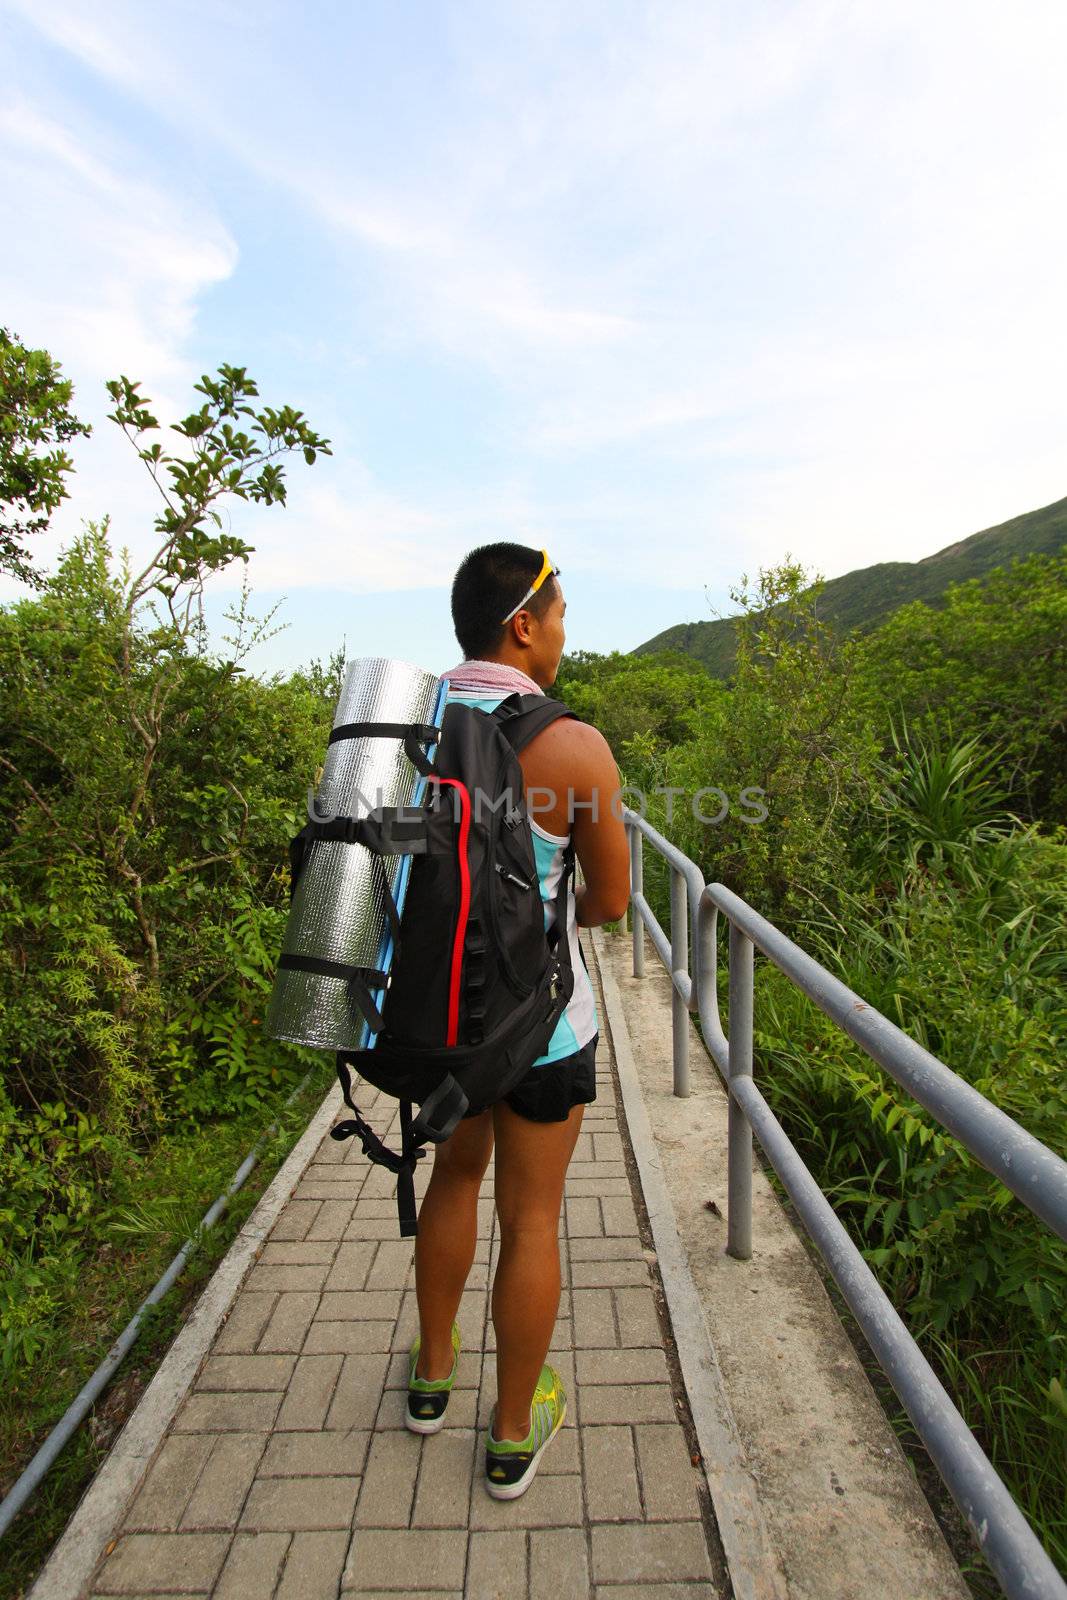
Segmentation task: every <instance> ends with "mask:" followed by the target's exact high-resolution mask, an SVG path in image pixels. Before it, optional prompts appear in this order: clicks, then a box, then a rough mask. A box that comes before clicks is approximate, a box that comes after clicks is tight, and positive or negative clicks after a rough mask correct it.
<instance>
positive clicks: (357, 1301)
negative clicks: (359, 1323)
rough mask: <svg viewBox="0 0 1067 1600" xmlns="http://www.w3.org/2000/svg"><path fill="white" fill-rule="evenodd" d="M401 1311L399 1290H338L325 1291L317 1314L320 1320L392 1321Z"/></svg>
mask: <svg viewBox="0 0 1067 1600" xmlns="http://www.w3.org/2000/svg"><path fill="white" fill-rule="evenodd" d="M399 1314H400V1290H399V1289H338V1290H331V1291H330V1292H329V1293H327V1294H324V1295H323V1297H322V1300H321V1302H320V1304H319V1307H318V1310H317V1312H316V1316H317V1318H318V1320H319V1321H320V1322H346V1321H348V1320H349V1319H353V1320H354V1319H355V1318H357V1317H358V1318H362V1319H366V1320H367V1321H370V1322H374V1321H378V1322H382V1321H389V1322H395V1321H396V1319H397V1317H398V1316H399Z"/></svg>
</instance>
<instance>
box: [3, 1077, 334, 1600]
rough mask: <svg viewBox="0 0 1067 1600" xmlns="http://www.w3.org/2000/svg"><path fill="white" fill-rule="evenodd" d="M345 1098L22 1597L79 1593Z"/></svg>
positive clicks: (249, 1226)
mask: <svg viewBox="0 0 1067 1600" xmlns="http://www.w3.org/2000/svg"><path fill="white" fill-rule="evenodd" d="M342 1104H343V1102H342V1100H341V1093H340V1089H339V1088H338V1087H337V1085H336V1084H335V1085H334V1087H333V1089H332V1090H331V1091H330V1093H328V1094H327V1096H326V1098H325V1100H324V1101H323V1103H322V1105H321V1106H320V1107H319V1109H318V1111H317V1112H316V1113H315V1115H314V1117H313V1118H312V1120H311V1122H310V1123H309V1124H308V1126H307V1128H306V1130H305V1131H304V1133H303V1134H301V1136H300V1138H299V1139H298V1140H297V1142H296V1144H295V1145H294V1146H293V1148H292V1150H291V1151H290V1153H289V1155H288V1156H287V1157H286V1159H285V1161H284V1162H283V1163H282V1165H281V1167H279V1169H278V1171H277V1173H276V1174H275V1176H274V1178H273V1180H272V1181H271V1183H270V1184H269V1186H268V1187H267V1188H266V1189H265V1190H264V1192H263V1194H262V1196H261V1197H260V1200H259V1203H258V1205H257V1206H256V1208H255V1210H254V1211H253V1212H252V1214H251V1216H250V1217H249V1218H248V1221H247V1222H246V1223H245V1224H244V1226H243V1227H242V1229H241V1231H240V1233H239V1234H238V1235H237V1237H236V1239H235V1240H234V1242H233V1244H232V1245H231V1246H230V1248H229V1250H228V1251H227V1252H226V1255H225V1256H224V1257H223V1259H222V1260H221V1261H220V1263H219V1265H218V1266H217V1267H216V1269H215V1271H214V1273H213V1274H212V1276H211V1278H210V1280H209V1282H208V1283H207V1285H206V1287H205V1289H204V1291H203V1293H202V1294H201V1296H200V1298H199V1300H198V1301H197V1303H196V1305H195V1306H194V1308H193V1310H192V1312H191V1313H190V1315H189V1317H188V1319H187V1321H186V1322H185V1325H184V1326H183V1327H182V1329H181V1331H180V1332H179V1334H178V1336H177V1338H176V1339H175V1341H174V1343H173V1344H172V1345H171V1347H170V1349H169V1350H168V1351H167V1354H166V1355H165V1356H164V1358H163V1360H162V1362H161V1363H160V1366H159V1369H158V1371H157V1372H156V1374H155V1376H154V1377H153V1378H152V1381H151V1382H150V1383H149V1385H148V1387H147V1389H146V1390H145V1392H144V1394H143V1395H142V1396H141V1399H140V1401H139V1402H138V1405H137V1407H136V1409H135V1411H134V1412H133V1415H132V1416H131V1417H130V1418H129V1420H128V1421H127V1423H126V1426H125V1427H124V1428H123V1430H122V1432H121V1433H120V1434H119V1436H118V1438H117V1439H116V1441H115V1443H114V1445H113V1446H112V1448H111V1451H110V1453H109V1455H108V1456H107V1459H106V1460H105V1461H104V1463H103V1465H102V1466H101V1468H100V1470H99V1472H97V1474H96V1476H95V1478H94V1479H93V1480H92V1482H91V1483H90V1485H89V1487H88V1489H86V1491H85V1494H84V1495H83V1496H82V1498H81V1500H80V1502H79V1504H78V1508H77V1510H76V1511H75V1513H74V1515H73V1516H72V1517H71V1519H70V1521H69V1522H68V1524H67V1526H66V1528H65V1530H64V1531H63V1533H62V1534H61V1536H60V1538H59V1541H58V1543H57V1544H56V1546H55V1548H54V1549H53V1551H52V1553H51V1555H50V1556H49V1558H48V1560H47V1562H46V1563H45V1565H44V1567H43V1568H42V1569H41V1572H40V1575H39V1576H38V1578H37V1581H36V1582H35V1583H34V1585H33V1588H32V1589H31V1590H30V1592H29V1596H28V1600H79V1596H80V1595H81V1594H82V1593H83V1591H84V1589H85V1586H86V1585H87V1584H88V1582H89V1580H90V1578H91V1577H92V1575H93V1573H94V1571H95V1570H96V1565H97V1562H98V1561H99V1560H100V1557H101V1556H102V1555H103V1553H104V1547H105V1545H106V1543H107V1541H108V1540H109V1539H110V1538H111V1537H112V1535H113V1533H114V1530H115V1529H116V1528H117V1527H118V1526H119V1524H120V1523H121V1521H122V1517H123V1514H124V1512H125V1510H126V1507H127V1506H128V1505H129V1503H130V1500H131V1499H132V1498H133V1495H134V1493H135V1492H136V1490H137V1487H138V1485H139V1484H140V1482H141V1480H142V1478H143V1477H144V1475H145V1472H146V1471H147V1470H148V1468H149V1466H150V1465H151V1462H152V1458H153V1457H154V1455H155V1453H156V1451H157V1450H158V1449H159V1446H160V1445H161V1444H162V1442H163V1438H164V1435H165V1434H166V1431H167V1429H168V1428H169V1426H170V1424H171V1422H172V1421H173V1419H174V1417H175V1415H176V1413H177V1411H178V1407H179V1406H180V1405H181V1403H182V1401H183V1400H184V1399H185V1396H186V1394H187V1393H188V1391H189V1389H190V1388H191V1386H192V1383H193V1379H194V1378H195V1377H196V1374H197V1372H198V1370H199V1368H200V1363H201V1362H202V1361H203V1359H204V1357H205V1356H206V1355H207V1353H208V1350H209V1349H210V1348H211V1343H212V1341H213V1340H214V1338H215V1335H216V1334H217V1333H218V1331H219V1328H220V1327H221V1325H222V1323H223V1321H224V1320H225V1317H226V1314H227V1312H228V1311H229V1309H230V1307H231V1305H232V1304H233V1301H234V1299H235V1297H236V1295H237V1292H238V1290H239V1289H240V1287H241V1284H242V1283H243V1282H244V1280H245V1277H246V1276H247V1274H248V1272H249V1270H250V1268H251V1267H252V1265H253V1264H254V1262H255V1259H256V1257H257V1255H258V1254H259V1252H260V1250H261V1248H262V1246H263V1244H264V1241H265V1240H266V1238H267V1235H268V1234H269V1233H270V1231H271V1228H272V1227H273V1226H274V1224H275V1222H276V1221H277V1219H278V1216H279V1214H280V1213H281V1211H282V1209H283V1207H284V1206H285V1204H286V1202H287V1201H288V1200H289V1197H290V1195H291V1194H292V1192H293V1190H294V1189H295V1188H296V1186H297V1184H298V1183H299V1181H300V1178H301V1175H302V1174H303V1172H304V1169H305V1167H306V1166H307V1164H308V1162H309V1161H310V1160H311V1157H312V1156H313V1155H314V1153H315V1151H316V1150H317V1149H318V1147H319V1145H320V1144H321V1142H322V1140H323V1139H324V1138H325V1136H326V1132H327V1129H328V1128H329V1127H330V1126H331V1124H332V1123H333V1120H334V1118H335V1117H336V1115H337V1112H338V1110H339V1109H340V1108H341V1106H342Z"/></svg>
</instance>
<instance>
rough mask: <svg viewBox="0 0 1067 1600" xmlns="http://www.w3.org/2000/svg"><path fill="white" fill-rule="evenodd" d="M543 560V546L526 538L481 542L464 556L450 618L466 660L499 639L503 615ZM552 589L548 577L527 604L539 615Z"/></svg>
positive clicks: (454, 584) (454, 583) (492, 646)
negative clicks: (534, 545)
mask: <svg viewBox="0 0 1067 1600" xmlns="http://www.w3.org/2000/svg"><path fill="white" fill-rule="evenodd" d="M543 562H544V556H543V554H542V552H541V551H540V550H531V549H530V547H529V545H525V544H507V543H500V544H483V545H479V547H478V549H477V550H472V551H471V552H470V554H469V555H468V556H465V557H464V559H463V561H462V563H461V564H460V567H459V570H458V571H457V573H456V576H455V578H454V579H453V580H452V624H453V626H454V628H455V630H456V638H457V639H458V641H459V647H460V649H461V650H462V651H463V654H464V656H465V658H466V659H467V660H468V661H470V660H472V659H476V658H479V657H483V656H485V654H486V653H487V651H490V650H494V649H496V648H497V646H498V645H499V644H500V643H501V641H502V639H503V637H504V625H503V623H502V622H501V618H502V617H506V616H507V614H508V612H509V611H510V610H511V608H512V606H515V605H518V603H519V600H520V599H521V598H522V596H523V594H524V593H525V592H526V590H527V589H528V588H529V587H530V585H531V583H533V581H534V579H535V578H536V577H537V574H538V573H539V572H540V570H541V567H542V564H543ZM555 592H556V587H555V582H554V580H553V579H552V578H546V580H545V582H544V583H543V584H542V585H541V587H540V588H539V589H538V591H537V593H536V594H535V595H534V596H533V597H532V598H531V599H530V600H529V601H527V605H526V609H527V610H528V611H532V612H533V614H534V616H535V617H538V618H541V617H543V616H544V614H545V612H546V611H547V610H548V607H549V606H550V605H551V603H552V599H553V596H554V595H555Z"/></svg>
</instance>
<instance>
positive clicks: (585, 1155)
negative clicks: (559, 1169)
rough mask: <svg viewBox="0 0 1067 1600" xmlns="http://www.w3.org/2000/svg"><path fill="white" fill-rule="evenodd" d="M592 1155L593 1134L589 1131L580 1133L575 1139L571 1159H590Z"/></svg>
mask: <svg viewBox="0 0 1067 1600" xmlns="http://www.w3.org/2000/svg"><path fill="white" fill-rule="evenodd" d="M594 1157H595V1151H594V1149H593V1135H592V1134H591V1133H580V1134H579V1135H578V1137H577V1139H576V1140H575V1143H574V1155H573V1156H572V1158H571V1159H572V1160H574V1161H592V1160H593V1159H594Z"/></svg>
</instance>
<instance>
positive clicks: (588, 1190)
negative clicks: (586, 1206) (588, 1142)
mask: <svg viewBox="0 0 1067 1600" xmlns="http://www.w3.org/2000/svg"><path fill="white" fill-rule="evenodd" d="M629 1194H630V1185H629V1182H628V1180H627V1179H626V1178H572V1177H571V1175H570V1173H569V1172H568V1174H567V1196H568V1198H569V1199H582V1200H584V1199H586V1198H588V1196H590V1195H625V1196H627V1197H629Z"/></svg>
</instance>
